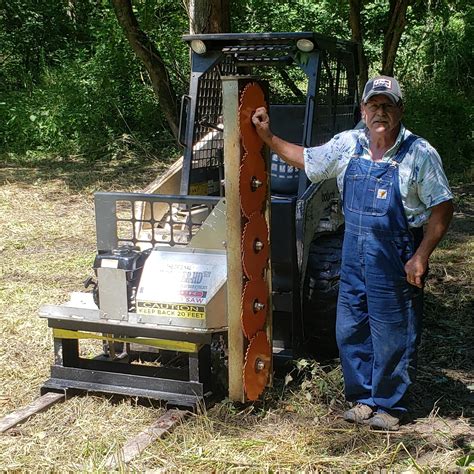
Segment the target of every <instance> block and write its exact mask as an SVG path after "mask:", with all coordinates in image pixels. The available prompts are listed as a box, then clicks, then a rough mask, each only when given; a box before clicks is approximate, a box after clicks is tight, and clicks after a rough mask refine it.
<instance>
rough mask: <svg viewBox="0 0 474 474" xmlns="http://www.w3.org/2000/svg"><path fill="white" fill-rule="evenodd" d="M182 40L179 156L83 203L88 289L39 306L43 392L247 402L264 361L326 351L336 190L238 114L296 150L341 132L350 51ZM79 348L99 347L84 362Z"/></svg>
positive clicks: (264, 378)
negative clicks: (47, 333)
mask: <svg viewBox="0 0 474 474" xmlns="http://www.w3.org/2000/svg"><path fill="white" fill-rule="evenodd" d="M183 39H184V41H186V42H187V43H188V45H189V47H190V49H191V79H190V87H189V94H188V95H186V96H184V97H183V98H182V103H181V121H180V131H179V140H180V142H181V144H182V145H183V147H184V153H183V157H182V158H181V160H179V162H177V163H175V165H173V166H172V167H171V168H170V170H169V171H168V173H167V174H166V175H165V176H164V177H162V178H160V179H159V180H158V181H156V182H154V183H152V184H151V185H150V186H149V187H148V188H147V190H146V192H144V193H118V192H116V193H96V195H95V211H96V231H97V256H96V258H95V261H94V265H93V268H94V272H95V276H94V278H89V279H88V280H87V282H86V286H91V285H92V287H93V291H92V292H90V291H89V292H77V293H73V294H72V295H71V300H70V301H69V302H67V303H65V304H62V305H45V306H43V307H42V308H41V309H40V316H42V317H44V318H47V320H48V324H49V326H50V327H51V328H52V329H53V337H54V347H55V362H54V365H53V366H52V369H51V378H50V379H49V380H47V381H46V382H45V384H44V385H43V387H42V391H43V392H49V391H60V392H61V391H65V392H71V393H73V392H75V391H98V392H106V393H118V394H123V395H134V396H139V397H147V398H151V399H159V400H165V401H167V402H168V403H169V404H171V405H173V404H175V405H186V406H190V405H194V404H195V403H196V402H197V401H199V400H203V399H205V398H206V397H207V396H209V395H210V394H211V393H216V392H218V391H219V390H223V392H224V394H225V395H227V396H229V397H230V398H231V399H232V400H238V401H246V400H255V399H257V398H258V397H259V395H260V394H261V393H262V391H263V390H264V388H265V386H268V385H270V384H271V379H272V373H273V362H274V361H275V362H277V361H278V362H281V361H285V360H291V359H293V358H295V357H299V356H308V355H310V356H328V357H334V356H335V355H336V354H337V348H336V346H335V341H334V322H335V306H336V298H337V291H338V275H339V261H340V252H341V235H342V234H341V227H342V225H343V217H342V214H341V209H340V203H339V193H338V191H337V187H336V182H335V180H327V181H324V182H320V183H310V182H309V181H308V179H307V177H306V175H305V173H304V172H303V171H300V170H297V169H295V168H292V167H290V166H288V165H287V164H285V163H284V162H283V161H282V160H281V159H280V158H279V157H278V156H277V155H276V154H275V153H273V151H272V150H266V149H265V148H264V147H263V144H262V143H261V141H259V138H258V136H257V135H256V133H255V130H254V129H253V127H252V125H251V114H252V112H253V111H254V110H255V108H256V107H257V106H260V105H264V106H266V107H267V108H268V109H269V113H270V117H271V123H272V130H273V131H274V133H275V134H277V135H279V136H281V137H282V138H284V139H286V140H288V141H291V142H294V143H298V144H301V145H303V146H315V145H318V144H322V143H324V142H326V141H327V140H328V139H330V138H331V137H332V136H333V135H334V134H335V133H338V132H340V131H343V130H346V129H349V128H352V127H353V126H354V125H355V123H357V112H358V97H357V62H356V58H357V45H356V44H354V43H351V42H346V41H339V40H335V39H331V38H327V37H324V36H322V35H319V34H317V33H255V34H237V33H236V34H214V35H189V36H184V38H183ZM91 340H94V341H99V348H98V352H97V354H93V355H92V356H91V355H85V353H86V352H87V351H86V350H85V349H84V348H83V345H84V341H91ZM89 352H90V351H89Z"/></svg>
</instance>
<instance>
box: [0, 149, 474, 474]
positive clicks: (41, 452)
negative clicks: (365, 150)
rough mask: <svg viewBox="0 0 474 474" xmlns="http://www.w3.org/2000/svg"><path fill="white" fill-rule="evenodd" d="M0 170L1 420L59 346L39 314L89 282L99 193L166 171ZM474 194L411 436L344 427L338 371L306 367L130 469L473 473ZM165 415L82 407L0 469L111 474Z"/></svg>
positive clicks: (434, 325) (76, 163) (441, 258)
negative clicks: (107, 468) (127, 447)
mask: <svg viewBox="0 0 474 474" xmlns="http://www.w3.org/2000/svg"><path fill="white" fill-rule="evenodd" d="M3 163H4V167H3V168H1V169H0V173H1V174H0V225H1V233H0V262H1V265H0V275H1V283H0V285H1V286H0V334H1V345H0V367H1V376H0V382H1V388H0V417H1V416H4V415H6V414H8V413H10V412H11V411H13V410H15V409H17V408H19V407H21V406H24V405H25V404H27V403H29V402H30V401H32V400H33V399H35V397H37V396H38V392H39V388H40V386H41V384H42V382H43V381H44V380H45V379H47V378H48V376H49V366H50V364H51V363H52V354H53V350H52V349H53V348H52V336H51V332H50V330H48V328H47V323H46V321H45V320H42V319H39V318H38V316H37V311H38V308H39V307H40V306H41V305H42V304H44V303H54V304H58V303H62V302H64V301H66V300H67V298H68V294H69V292H71V291H78V290H80V289H81V282H82V281H83V280H84V279H85V278H86V277H87V276H89V275H91V265H92V262H93V257H94V254H95V240H94V239H95V235H94V213H93V192H94V191H96V190H112V189H113V190H124V191H131V190H139V189H142V188H143V187H145V185H146V184H147V183H149V182H150V181H152V179H154V178H155V177H156V175H157V174H159V173H160V172H161V171H162V165H161V164H160V163H159V162H158V161H153V160H152V159H148V160H147V161H146V162H145V163H141V164H137V163H136V161H135V160H134V159H133V158H130V159H119V158H117V159H116V160H109V161H104V162H101V163H89V162H87V160H85V159H83V158H82V157H76V158H69V159H68V160H63V159H61V158H58V157H51V158H49V159H46V158H45V157H43V159H42V160H41V161H39V160H36V159H35V158H34V157H33V158H31V157H25V158H24V159H21V160H20V159H18V158H16V159H15V160H13V159H10V161H9V159H8V157H6V160H3ZM473 191H474V188H473V187H472V186H471V187H468V186H464V187H462V186H461V187H459V188H456V189H455V192H456V209H457V211H456V217H455V221H454V224H453V226H452V229H451V231H450V233H449V235H448V236H447V238H446V239H445V240H444V241H443V242H442V244H441V245H440V247H439V249H438V250H437V251H436V253H435V254H434V256H433V258H432V264H431V273H430V277H429V280H428V282H427V295H426V311H425V316H426V317H425V323H424V332H423V342H422V345H421V349H420V366H419V378H418V383H417V385H416V387H415V389H414V391H413V406H414V408H415V412H414V419H413V420H412V422H411V423H409V424H408V425H405V426H403V427H402V429H401V430H400V431H399V432H398V433H389V434H381V433H376V432H372V431H370V430H369V429H368V428H366V427H362V428H361V427H355V426H351V425H349V426H348V425H347V424H345V423H344V421H343V420H342V419H341V414H342V411H343V410H344V409H345V408H346V404H345V402H344V400H343V397H342V378H341V373H340V369H339V367H338V365H337V363H335V362H332V363H331V364H327V365H324V366H321V365H319V364H316V363H313V362H311V361H300V364H299V367H300V369H301V370H300V371H299V373H298V371H297V369H296V368H295V372H294V373H293V381H291V382H290V383H288V384H287V385H285V384H284V383H283V382H282V381H277V382H276V384H275V387H274V388H273V389H272V390H271V391H269V392H268V393H267V394H266V395H265V397H264V400H263V401H262V402H261V403H259V404H255V405H249V406H246V407H236V406H233V405H232V404H230V403H229V402H227V401H223V402H221V403H219V404H217V405H215V406H214V407H212V408H210V409H208V410H207V411H205V410H204V411H203V412H202V413H200V414H197V415H193V416H192V417H191V418H190V419H188V421H186V422H185V423H183V424H182V425H181V426H179V427H178V428H177V429H176V430H175V431H174V432H173V433H172V434H171V435H170V436H168V437H167V438H165V439H163V440H160V441H157V442H156V443H154V444H153V445H152V446H150V447H149V448H147V449H146V450H145V451H144V452H143V453H142V454H141V455H140V456H139V457H138V458H136V459H135V460H134V461H133V462H132V463H131V464H130V465H128V467H127V466H123V465H122V466H120V470H127V469H130V470H133V471H146V470H159V471H161V470H164V471H186V472H189V471H197V472H204V471H205V472H209V471H213V472H215V471H224V470H225V471H228V470H230V471H251V472H266V471H283V472H294V471H309V470H312V471H315V470H316V471H317V470H320V471H328V470H336V471H353V472H356V471H357V472H365V471H374V470H379V469H383V468H385V469H388V470H393V471H397V472H398V471H413V472H414V471H426V472H439V471H447V470H450V471H452V470H455V469H463V468H462V467H461V466H462V465H463V464H464V465H465V466H467V464H468V463H469V462H470V461H472V460H473V458H474V446H473V442H474V441H473V440H474V438H473V430H472V424H470V422H471V423H472V418H471V419H470V417H472V415H473V409H472V405H473V401H474V400H473V397H472V390H473V384H474V380H473V360H474V357H473V353H472V351H473V347H474V318H473V315H474V305H473V294H474V291H473V255H474V238H473V230H474V211H473V201H474V199H473V197H472V196H473V195H472V192H473ZM469 387H470V389H469ZM161 411H162V410H161V409H160V408H156V407H155V408H153V407H150V406H143V405H140V404H138V403H136V400H130V399H120V400H117V399H112V398H110V397H106V396H83V397H75V398H72V399H71V400H69V401H67V403H65V404H59V405H55V406H53V407H52V408H50V409H49V410H48V411H46V412H44V413H41V414H39V415H37V416H36V417H33V418H32V419H31V420H30V421H28V422H26V423H25V424H23V425H19V426H18V427H16V428H13V429H11V430H9V431H8V432H6V433H5V434H3V435H0V470H2V471H14V470H28V471H101V470H104V461H105V459H106V458H107V456H108V455H110V454H112V453H114V452H116V451H117V450H118V448H119V447H120V446H122V445H123V444H124V442H125V441H126V440H127V439H128V438H129V437H131V436H132V435H135V434H138V433H139V432H140V431H142V430H143V429H144V428H145V427H146V426H148V425H149V424H151V423H152V422H153V421H154V420H155V419H156V418H157V417H158V416H159V415H160V414H161ZM471 466H472V465H471ZM467 469H469V468H467ZM471 469H472V467H471Z"/></svg>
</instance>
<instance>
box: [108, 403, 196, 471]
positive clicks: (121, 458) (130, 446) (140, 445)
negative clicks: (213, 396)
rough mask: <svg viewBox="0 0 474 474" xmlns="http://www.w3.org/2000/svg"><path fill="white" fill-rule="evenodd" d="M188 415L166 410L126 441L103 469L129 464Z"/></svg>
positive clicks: (183, 411)
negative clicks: (144, 428)
mask: <svg viewBox="0 0 474 474" xmlns="http://www.w3.org/2000/svg"><path fill="white" fill-rule="evenodd" d="M188 414H189V411H185V410H178V409H172V410H168V411H167V412H166V413H165V414H164V415H162V416H160V418H158V419H157V420H156V421H155V422H154V423H153V424H152V425H151V426H149V427H148V428H147V429H146V430H144V431H142V432H141V433H140V434H138V435H137V436H135V437H134V438H132V439H130V440H128V441H127V442H126V443H125V445H124V447H123V448H122V449H121V450H120V451H119V452H118V453H115V454H112V455H110V456H109V457H108V458H107V460H106V461H105V467H106V468H107V469H112V468H114V467H117V466H118V465H119V464H120V463H124V464H127V463H129V462H130V461H131V460H132V459H133V458H135V457H136V456H138V455H139V454H140V453H141V452H142V451H143V450H144V449H146V448H147V447H148V446H150V444H152V443H153V442H155V441H156V440H157V439H159V438H163V437H164V436H165V435H167V434H168V433H170V432H171V431H172V430H173V429H174V428H175V427H176V426H177V425H178V424H179V423H181V421H182V420H184V418H185V417H186V416H187V415H188Z"/></svg>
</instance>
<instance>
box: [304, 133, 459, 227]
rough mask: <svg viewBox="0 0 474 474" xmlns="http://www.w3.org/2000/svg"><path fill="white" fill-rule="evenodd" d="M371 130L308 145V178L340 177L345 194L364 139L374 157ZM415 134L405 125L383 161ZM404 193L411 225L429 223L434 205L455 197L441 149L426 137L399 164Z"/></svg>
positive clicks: (365, 148)
mask: <svg viewBox="0 0 474 474" xmlns="http://www.w3.org/2000/svg"><path fill="white" fill-rule="evenodd" d="M367 132H368V131H367V129H365V130H363V129H360V130H348V131H346V132H342V133H339V134H337V135H335V136H334V137H333V138H332V139H331V140H329V141H328V142H327V143H325V144H324V145H321V146H316V147H312V148H305V150H304V164H305V171H306V174H307V176H308V178H309V179H310V180H311V181H313V182H318V181H322V180H324V179H329V178H337V185H338V188H339V191H340V193H341V196H342V195H343V194H342V192H343V187H344V174H345V172H346V169H347V165H348V164H349V160H350V159H351V157H352V156H353V155H354V153H355V148H356V143H357V141H360V144H361V145H362V149H363V153H362V155H361V157H362V158H365V159H368V160H370V159H371V157H370V154H369V138H368V134H367ZM409 135H411V132H410V131H409V130H407V129H406V128H405V127H404V126H403V125H402V126H401V127H400V132H399V134H398V137H397V139H396V141H395V144H394V145H393V147H392V148H390V149H389V150H387V151H386V152H385V154H384V156H383V158H382V161H390V160H391V159H392V158H393V156H394V155H395V154H396V153H397V151H398V148H399V146H400V144H401V143H402V141H403V140H404V139H405V138H407V137H408V136H409ZM399 184H400V194H401V197H402V202H403V206H404V209H405V214H406V216H407V220H408V225H409V226H410V227H420V226H422V225H423V224H425V223H426V222H427V221H428V219H429V216H430V214H431V211H430V208H432V207H433V206H436V205H437V204H440V203H442V202H444V201H448V200H449V199H452V198H453V194H452V192H451V189H450V187H449V184H448V180H447V178H446V175H445V173H444V170H443V165H442V163H441V158H440V156H439V155H438V153H437V151H436V150H435V149H434V148H433V147H432V146H431V145H430V144H429V143H428V142H427V141H426V140H424V139H419V140H417V141H416V142H415V143H414V145H412V146H411V148H410V150H409V151H408V153H407V154H406V156H405V158H404V159H403V161H402V163H401V164H400V167H399Z"/></svg>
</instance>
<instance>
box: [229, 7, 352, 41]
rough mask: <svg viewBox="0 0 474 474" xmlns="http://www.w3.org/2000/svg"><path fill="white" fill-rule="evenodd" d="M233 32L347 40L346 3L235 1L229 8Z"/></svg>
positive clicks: (348, 33)
mask: <svg viewBox="0 0 474 474" xmlns="http://www.w3.org/2000/svg"><path fill="white" fill-rule="evenodd" d="M232 29H233V31H237V32H239V31H240V32H263V31H317V32H318V33H322V34H327V35H332V36H337V37H339V38H342V39H350V36H351V35H350V30H349V2H346V1H342V0H321V1H318V2H315V1H312V0H296V1H293V2H286V1H283V0H276V1H275V0H238V1H236V2H233V6H232Z"/></svg>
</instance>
